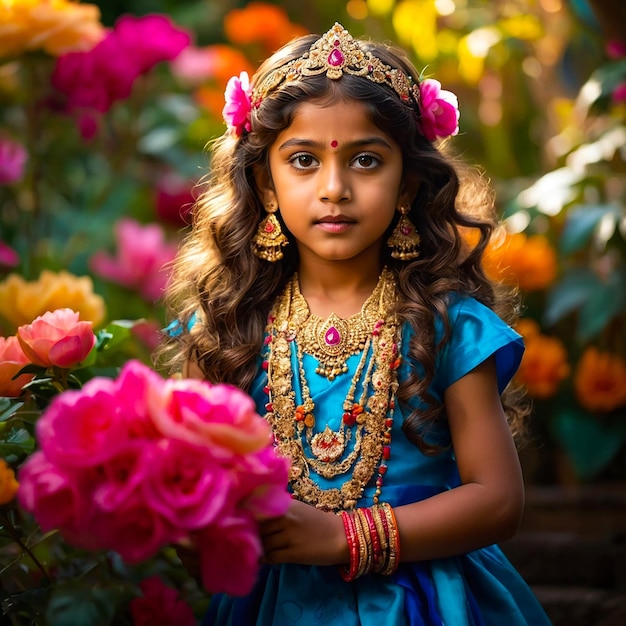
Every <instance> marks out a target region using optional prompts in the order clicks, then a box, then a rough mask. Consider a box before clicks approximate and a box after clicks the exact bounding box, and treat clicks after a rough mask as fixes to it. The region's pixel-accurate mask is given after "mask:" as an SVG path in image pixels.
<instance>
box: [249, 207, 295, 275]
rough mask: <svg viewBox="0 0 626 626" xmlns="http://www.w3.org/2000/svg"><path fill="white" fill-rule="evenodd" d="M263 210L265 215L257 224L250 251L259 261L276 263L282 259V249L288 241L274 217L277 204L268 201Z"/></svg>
mask: <svg viewBox="0 0 626 626" xmlns="http://www.w3.org/2000/svg"><path fill="white" fill-rule="evenodd" d="M265 210H266V211H267V215H266V216H265V219H263V220H262V221H261V223H260V224H259V227H258V229H257V231H256V235H255V236H254V239H253V240H252V251H253V252H254V254H255V255H256V256H258V257H259V259H263V260H264V261H269V262H270V263H276V261H279V260H280V259H282V258H283V251H282V248H283V247H284V246H286V245H287V244H288V243H289V241H288V240H287V237H285V235H284V233H283V231H282V230H281V229H280V222H279V221H278V219H277V218H276V215H275V213H276V211H278V204H277V203H276V202H274V201H273V200H270V201H269V202H267V203H266V205H265Z"/></svg>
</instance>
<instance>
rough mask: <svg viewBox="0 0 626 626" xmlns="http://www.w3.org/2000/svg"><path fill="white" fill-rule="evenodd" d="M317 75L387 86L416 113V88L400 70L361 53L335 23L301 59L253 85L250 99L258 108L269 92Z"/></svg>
mask: <svg viewBox="0 0 626 626" xmlns="http://www.w3.org/2000/svg"><path fill="white" fill-rule="evenodd" d="M320 74H326V76H327V77H328V78H330V79H332V80H338V79H339V78H341V77H342V76H343V75H344V74H351V75H352V76H362V77H364V78H367V79H368V80H371V81H372V82H374V83H379V84H381V85H387V86H388V87H391V89H393V90H394V91H395V92H396V93H397V94H398V96H399V97H400V100H401V101H402V102H403V103H405V104H406V105H408V106H416V107H417V110H418V111H419V101H420V90H419V85H418V84H416V82H415V81H414V80H413V79H412V78H411V77H410V76H407V74H405V73H404V72H403V71H401V70H399V69H396V68H393V67H391V66H389V65H387V64H386V63H383V62H382V61H381V60H380V59H379V58H378V57H375V56H374V55H373V54H372V53H371V52H369V51H367V50H363V49H362V48H361V46H360V45H359V43H358V42H357V41H356V40H355V39H354V38H353V37H352V35H351V34H350V33H349V32H348V31H347V30H346V29H345V28H344V27H343V26H342V25H341V24H339V23H337V22H336V23H335V25H334V26H333V27H332V28H331V29H330V30H329V31H328V32H327V33H326V34H325V35H323V36H322V37H320V38H319V39H318V40H317V41H315V43H313V45H312V46H311V47H310V48H309V49H308V50H307V51H306V52H305V53H304V54H303V55H302V56H301V57H298V58H297V59H293V60H292V61H289V62H288V63H286V64H285V65H282V66H281V67H279V68H277V69H275V70H274V71H272V72H270V73H269V74H268V75H267V76H266V77H265V78H264V79H263V80H262V81H261V82H260V83H259V84H258V85H255V86H254V88H253V90H252V97H251V101H252V102H251V104H252V107H253V108H255V109H256V108H258V107H259V106H260V105H261V103H262V102H263V100H264V99H265V98H266V97H267V96H268V95H269V94H270V93H271V92H272V91H275V90H276V89H278V88H279V87H281V86H284V85H285V84H287V83H290V82H294V81H299V80H301V79H302V78H303V77H306V76H318V75H320Z"/></svg>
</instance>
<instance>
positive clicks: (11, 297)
mask: <svg viewBox="0 0 626 626" xmlns="http://www.w3.org/2000/svg"><path fill="white" fill-rule="evenodd" d="M63 308H69V309H72V310H73V311H76V312H77V313H79V314H80V319H81V320H83V321H91V322H93V325H94V326H98V325H99V324H100V323H101V322H102V321H104V317H105V306H104V299H103V298H102V296H99V295H97V294H95V293H94V292H93V281H92V280H91V278H90V277H89V276H82V277H78V276H74V275H73V274H70V273H69V272H59V273H58V274H57V273H55V272H51V271H49V270H44V271H43V272H42V273H41V275H40V276H39V280H36V281H31V282H27V281H25V280H24V279H23V278H22V277H21V276H20V275H19V274H10V275H9V276H8V277H7V278H6V279H5V280H4V281H2V282H0V316H1V317H4V318H5V319H6V320H7V321H8V322H9V323H11V324H13V325H14V326H15V327H16V328H17V327H18V326H22V325H23V324H30V323H31V322H32V321H33V320H34V319H35V318H36V317H39V316H40V315H43V314H44V313H46V312H47V311H54V310H56V309H63Z"/></svg>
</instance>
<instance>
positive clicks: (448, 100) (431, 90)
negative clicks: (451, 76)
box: [419, 78, 460, 141]
mask: <svg viewBox="0 0 626 626" xmlns="http://www.w3.org/2000/svg"><path fill="white" fill-rule="evenodd" d="M419 87H420V112H421V116H420V119H419V125H420V128H421V129H422V134H423V135H424V137H426V139H428V141H435V139H436V138H437V137H450V136H452V135H456V134H458V132H459V116H460V113H459V101H458V99H457V97H456V96H455V95H454V94H453V93H452V92H451V91H446V90H445V89H442V88H441V83H440V82H439V81H438V80H434V79H432V78H427V79H426V80H423V81H422V82H421V83H420V85H419Z"/></svg>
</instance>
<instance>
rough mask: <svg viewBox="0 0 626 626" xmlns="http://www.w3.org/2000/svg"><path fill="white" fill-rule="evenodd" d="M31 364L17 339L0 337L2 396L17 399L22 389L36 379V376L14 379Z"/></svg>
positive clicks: (0, 384)
mask: <svg viewBox="0 0 626 626" xmlns="http://www.w3.org/2000/svg"><path fill="white" fill-rule="evenodd" d="M29 363H30V360H29V359H28V357H27V356H26V355H25V354H24V351H23V350H22V347H21V346H20V342H19V341H18V339H17V337H0V396H4V397H7V398H17V397H18V396H19V395H20V394H21V393H22V387H23V386H24V385H25V384H26V383H28V382H30V381H31V380H32V379H33V378H34V374H22V375H21V376H18V377H17V378H16V379H15V380H14V379H13V377H14V376H15V375H16V374H17V373H18V372H19V371H20V370H21V369H22V368H23V367H24V366H25V365H28V364H29Z"/></svg>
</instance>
